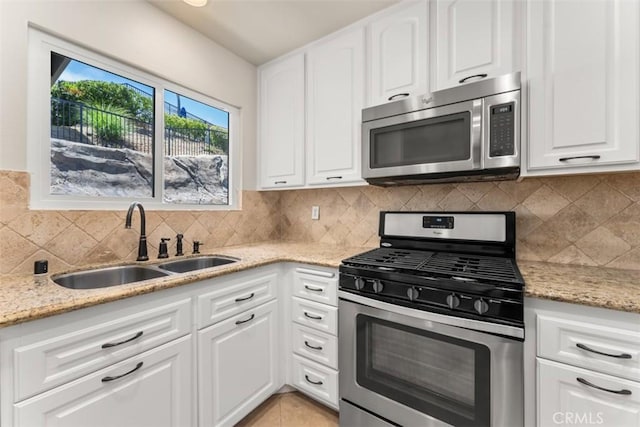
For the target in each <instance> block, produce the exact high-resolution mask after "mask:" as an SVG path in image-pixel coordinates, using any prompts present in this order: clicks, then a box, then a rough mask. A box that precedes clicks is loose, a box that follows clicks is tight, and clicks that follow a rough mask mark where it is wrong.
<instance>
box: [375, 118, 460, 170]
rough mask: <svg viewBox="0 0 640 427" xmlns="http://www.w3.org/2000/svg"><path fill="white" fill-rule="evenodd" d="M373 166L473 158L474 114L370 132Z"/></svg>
mask: <svg viewBox="0 0 640 427" xmlns="http://www.w3.org/2000/svg"><path fill="white" fill-rule="evenodd" d="M370 141H371V147H370V153H371V159H370V165H371V168H372V169H374V168H385V167H393V166H407V165H419V164H428V163H442V162H456V161H462V160H468V159H470V158H471V113H470V112H468V111H465V112H462V113H456V114H450V115H447V116H441V117H434V118H430V119H424V120H418V121H412V122H409V123H402V124H397V125H393V126H387V127H383V128H376V129H373V130H371V133H370Z"/></svg>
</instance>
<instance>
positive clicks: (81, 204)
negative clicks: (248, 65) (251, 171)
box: [27, 26, 242, 211]
mask: <svg viewBox="0 0 640 427" xmlns="http://www.w3.org/2000/svg"><path fill="white" fill-rule="evenodd" d="M28 37H29V49H28V67H27V70H28V75H27V170H28V171H29V173H30V174H31V191H30V208H31V209H42V210H120V209H125V208H126V207H127V206H128V205H129V204H130V203H131V202H133V201H138V202H140V203H143V204H144V206H145V208H147V209H151V210H172V211H173V210H239V209H240V206H241V204H240V203H241V200H240V197H241V191H240V188H241V176H242V174H241V156H240V144H241V142H240V141H241V135H240V131H241V126H240V121H241V109H240V108H237V107H234V106H231V105H229V104H226V103H224V102H222V101H219V100H216V99H214V98H212V97H210V96H207V95H205V94H203V93H201V92H198V91H196V90H193V89H189V88H187V87H184V86H182V85H179V84H177V83H174V82H171V81H169V80H166V79H163V78H160V77H158V76H156V75H154V74H151V73H150V72H148V71H143V70H141V69H140V68H137V67H135V66H132V65H128V64H126V63H125V62H124V61H121V60H118V59H115V58H113V57H109V56H106V55H104V54H100V53H98V52H96V51H94V50H90V49H88V48H85V47H81V46H79V45H77V44H75V43H72V42H69V41H67V40H64V39H61V38H59V37H56V36H53V35H51V34H49V33H46V32H44V31H41V30H40V29H37V28H34V27H32V26H30V27H29V34H28ZM52 51H53V52H55V53H59V54H62V55H65V56H67V57H69V58H71V59H74V60H77V61H81V62H84V63H86V64H88V65H90V66H94V67H97V68H101V69H103V70H105V71H108V72H111V73H114V74H118V75H120V76H122V77H125V78H128V79H131V80H135V81H137V82H140V83H143V84H145V85H148V86H150V87H152V88H153V89H154V148H153V174H154V180H153V196H152V197H137V198H129V197H103V196H98V197H96V196H77V195H59V194H51V193H50V188H51V187H50V186H51V127H50V126H51V119H50V117H51V101H50V99H51V78H50V74H49V73H48V72H42V71H43V70H49V69H50V68H51V52H52ZM165 89H166V90H169V91H172V92H175V93H179V94H180V95H184V96H187V97H189V98H191V99H193V100H195V101H199V102H202V103H204V104H207V105H209V106H212V107H215V108H218V109H220V110H223V111H225V112H227V113H229V158H228V169H229V178H228V183H229V187H228V193H227V194H228V204H226V205H213V204H207V205H204V204H195V203H166V202H164V166H163V163H164V91H165Z"/></svg>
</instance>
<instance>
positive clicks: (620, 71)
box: [527, 0, 640, 170]
mask: <svg viewBox="0 0 640 427" xmlns="http://www.w3.org/2000/svg"><path fill="white" fill-rule="evenodd" d="M527 5H528V13H527V15H528V20H529V22H528V25H527V27H528V36H527V41H528V45H529V51H528V52H529V57H528V64H529V65H528V74H529V108H530V111H529V169H530V170H531V169H534V170H535V169H545V168H547V169H548V168H562V169H565V170H570V169H571V168H575V167H580V166H585V165H587V166H598V165H616V164H624V163H636V162H637V161H638V146H639V143H638V140H639V133H638V127H639V120H638V117H640V86H639V80H640V70H639V68H638V63H639V62H640V43H639V28H640V12H639V8H640V2H637V1H608V0H594V1H588V2H575V1H567V0H558V1H532V2H528V3H527ZM600 170H603V169H602V168H601V169H600Z"/></svg>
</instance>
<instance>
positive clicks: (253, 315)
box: [236, 314, 256, 325]
mask: <svg viewBox="0 0 640 427" xmlns="http://www.w3.org/2000/svg"><path fill="white" fill-rule="evenodd" d="M255 317H256V315H255V314H252V315H251V316H249V318H248V319H246V320H238V321H236V325H242V324H243V323H247V322H251V321H252V320H253V319H254V318H255Z"/></svg>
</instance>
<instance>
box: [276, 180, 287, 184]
mask: <svg viewBox="0 0 640 427" xmlns="http://www.w3.org/2000/svg"><path fill="white" fill-rule="evenodd" d="M286 183H287V181H274V184H286Z"/></svg>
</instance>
